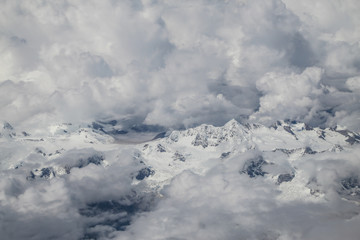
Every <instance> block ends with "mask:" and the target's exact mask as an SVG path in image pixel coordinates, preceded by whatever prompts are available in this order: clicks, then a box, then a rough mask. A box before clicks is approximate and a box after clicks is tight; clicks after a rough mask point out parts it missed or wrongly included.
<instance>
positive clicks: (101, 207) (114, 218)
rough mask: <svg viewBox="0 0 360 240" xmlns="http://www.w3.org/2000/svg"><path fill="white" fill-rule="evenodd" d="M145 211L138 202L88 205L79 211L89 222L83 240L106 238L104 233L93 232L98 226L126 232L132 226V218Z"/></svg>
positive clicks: (107, 202)
mask: <svg viewBox="0 0 360 240" xmlns="http://www.w3.org/2000/svg"><path fill="white" fill-rule="evenodd" d="M139 211H143V210H142V209H141V206H140V205H139V203H138V202H133V203H122V202H121V201H114V200H109V201H102V202H94V203H88V204H87V205H86V207H84V208H82V209H79V213H80V215H82V216H84V217H85V219H86V220H87V221H86V222H87V223H86V225H87V226H86V228H87V229H86V230H85V234H84V238H83V239H98V238H101V237H106V235H107V233H106V232H103V231H92V228H94V227H96V226H109V227H111V228H114V229H116V230H117V231H125V229H126V227H127V226H129V225H130V223H131V218H132V216H133V215H134V214H135V213H136V212H139Z"/></svg>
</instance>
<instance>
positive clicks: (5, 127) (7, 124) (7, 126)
mask: <svg viewBox="0 0 360 240" xmlns="http://www.w3.org/2000/svg"><path fill="white" fill-rule="evenodd" d="M3 129H7V130H14V128H13V126H11V124H10V123H8V122H4V126H3Z"/></svg>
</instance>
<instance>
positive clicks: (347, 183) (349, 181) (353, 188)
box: [338, 176, 360, 200]
mask: <svg viewBox="0 0 360 240" xmlns="http://www.w3.org/2000/svg"><path fill="white" fill-rule="evenodd" d="M338 193H339V194H340V195H342V196H343V197H345V198H347V199H351V200H360V180H359V177H358V176H350V177H347V178H343V179H341V180H340V189H339V190H338Z"/></svg>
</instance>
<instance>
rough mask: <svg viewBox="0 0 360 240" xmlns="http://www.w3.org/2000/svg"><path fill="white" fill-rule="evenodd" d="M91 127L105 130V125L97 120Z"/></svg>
mask: <svg viewBox="0 0 360 240" xmlns="http://www.w3.org/2000/svg"><path fill="white" fill-rule="evenodd" d="M91 127H92V128H93V129H95V130H100V131H103V130H104V129H103V128H104V126H103V125H101V124H99V123H97V122H93V123H92V125H91Z"/></svg>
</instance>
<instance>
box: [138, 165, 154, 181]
mask: <svg viewBox="0 0 360 240" xmlns="http://www.w3.org/2000/svg"><path fill="white" fill-rule="evenodd" d="M154 174H155V171H154V170H152V169H150V168H148V167H147V168H143V169H141V170H140V171H139V172H138V174H137V175H136V177H135V178H136V179H137V180H144V179H145V178H146V177H149V176H152V175H154Z"/></svg>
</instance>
